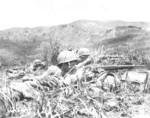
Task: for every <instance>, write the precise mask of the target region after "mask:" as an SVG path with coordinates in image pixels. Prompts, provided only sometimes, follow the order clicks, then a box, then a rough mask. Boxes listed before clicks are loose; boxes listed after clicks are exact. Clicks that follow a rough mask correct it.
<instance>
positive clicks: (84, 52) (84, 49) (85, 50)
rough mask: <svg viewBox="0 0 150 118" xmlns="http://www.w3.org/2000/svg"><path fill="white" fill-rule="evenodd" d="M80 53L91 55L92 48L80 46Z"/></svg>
mask: <svg viewBox="0 0 150 118" xmlns="http://www.w3.org/2000/svg"><path fill="white" fill-rule="evenodd" d="M78 54H79V56H84V55H90V50H89V49H87V48H80V49H79V50H78Z"/></svg>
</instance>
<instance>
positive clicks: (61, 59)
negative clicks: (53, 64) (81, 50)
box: [57, 51, 79, 64]
mask: <svg viewBox="0 0 150 118" xmlns="http://www.w3.org/2000/svg"><path fill="white" fill-rule="evenodd" d="M76 60H79V58H78V56H77V55H76V53H75V52H73V51H62V52H60V54H59V55H58V57H57V61H58V64H62V63H66V62H70V61H76Z"/></svg>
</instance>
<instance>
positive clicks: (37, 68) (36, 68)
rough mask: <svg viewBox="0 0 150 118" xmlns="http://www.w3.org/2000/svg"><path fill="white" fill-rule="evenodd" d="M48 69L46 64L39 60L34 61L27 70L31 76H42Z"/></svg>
mask: <svg viewBox="0 0 150 118" xmlns="http://www.w3.org/2000/svg"><path fill="white" fill-rule="evenodd" d="M45 69H46V64H45V62H42V61H41V60H39V59H36V60H34V61H33V63H32V64H31V65H30V66H29V67H28V69H27V70H26V72H27V73H30V74H35V75H37V74H38V75H41V74H42V73H41V72H43V71H45Z"/></svg>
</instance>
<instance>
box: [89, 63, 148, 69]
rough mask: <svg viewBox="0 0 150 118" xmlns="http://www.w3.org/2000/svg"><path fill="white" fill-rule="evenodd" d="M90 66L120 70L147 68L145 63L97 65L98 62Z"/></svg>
mask: <svg viewBox="0 0 150 118" xmlns="http://www.w3.org/2000/svg"><path fill="white" fill-rule="evenodd" d="M90 66H93V67H96V68H102V69H104V70H120V69H145V68H147V69H148V68H149V67H148V66H147V65H98V64H92V65H90Z"/></svg>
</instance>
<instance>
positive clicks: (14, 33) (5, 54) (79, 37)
mask: <svg viewBox="0 0 150 118" xmlns="http://www.w3.org/2000/svg"><path fill="white" fill-rule="evenodd" d="M147 25H148V24H147V23H143V22H123V21H112V22H99V21H87V20H81V21H76V22H73V23H70V24H65V25H59V26H54V27H37V28H32V29H30V28H12V29H8V30H4V31H1V32H0V60H1V62H2V63H4V65H13V64H18V63H20V64H24V63H26V62H30V61H31V60H33V59H35V58H41V59H44V58H50V59H51V56H49V55H53V54H56V53H57V49H58V48H57V46H56V44H58V45H61V47H63V48H64V47H65V48H66V47H72V48H78V47H88V48H98V47H100V46H102V45H103V46H104V47H105V48H116V47H118V46H120V47H121V46H131V47H134V48H137V49H142V50H147V48H149V37H150V33H148V32H147V31H146V30H145V28H146V27H147ZM147 53H149V51H147ZM44 56H45V57H44ZM50 59H49V61H50ZM54 60H55V59H54Z"/></svg>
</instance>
